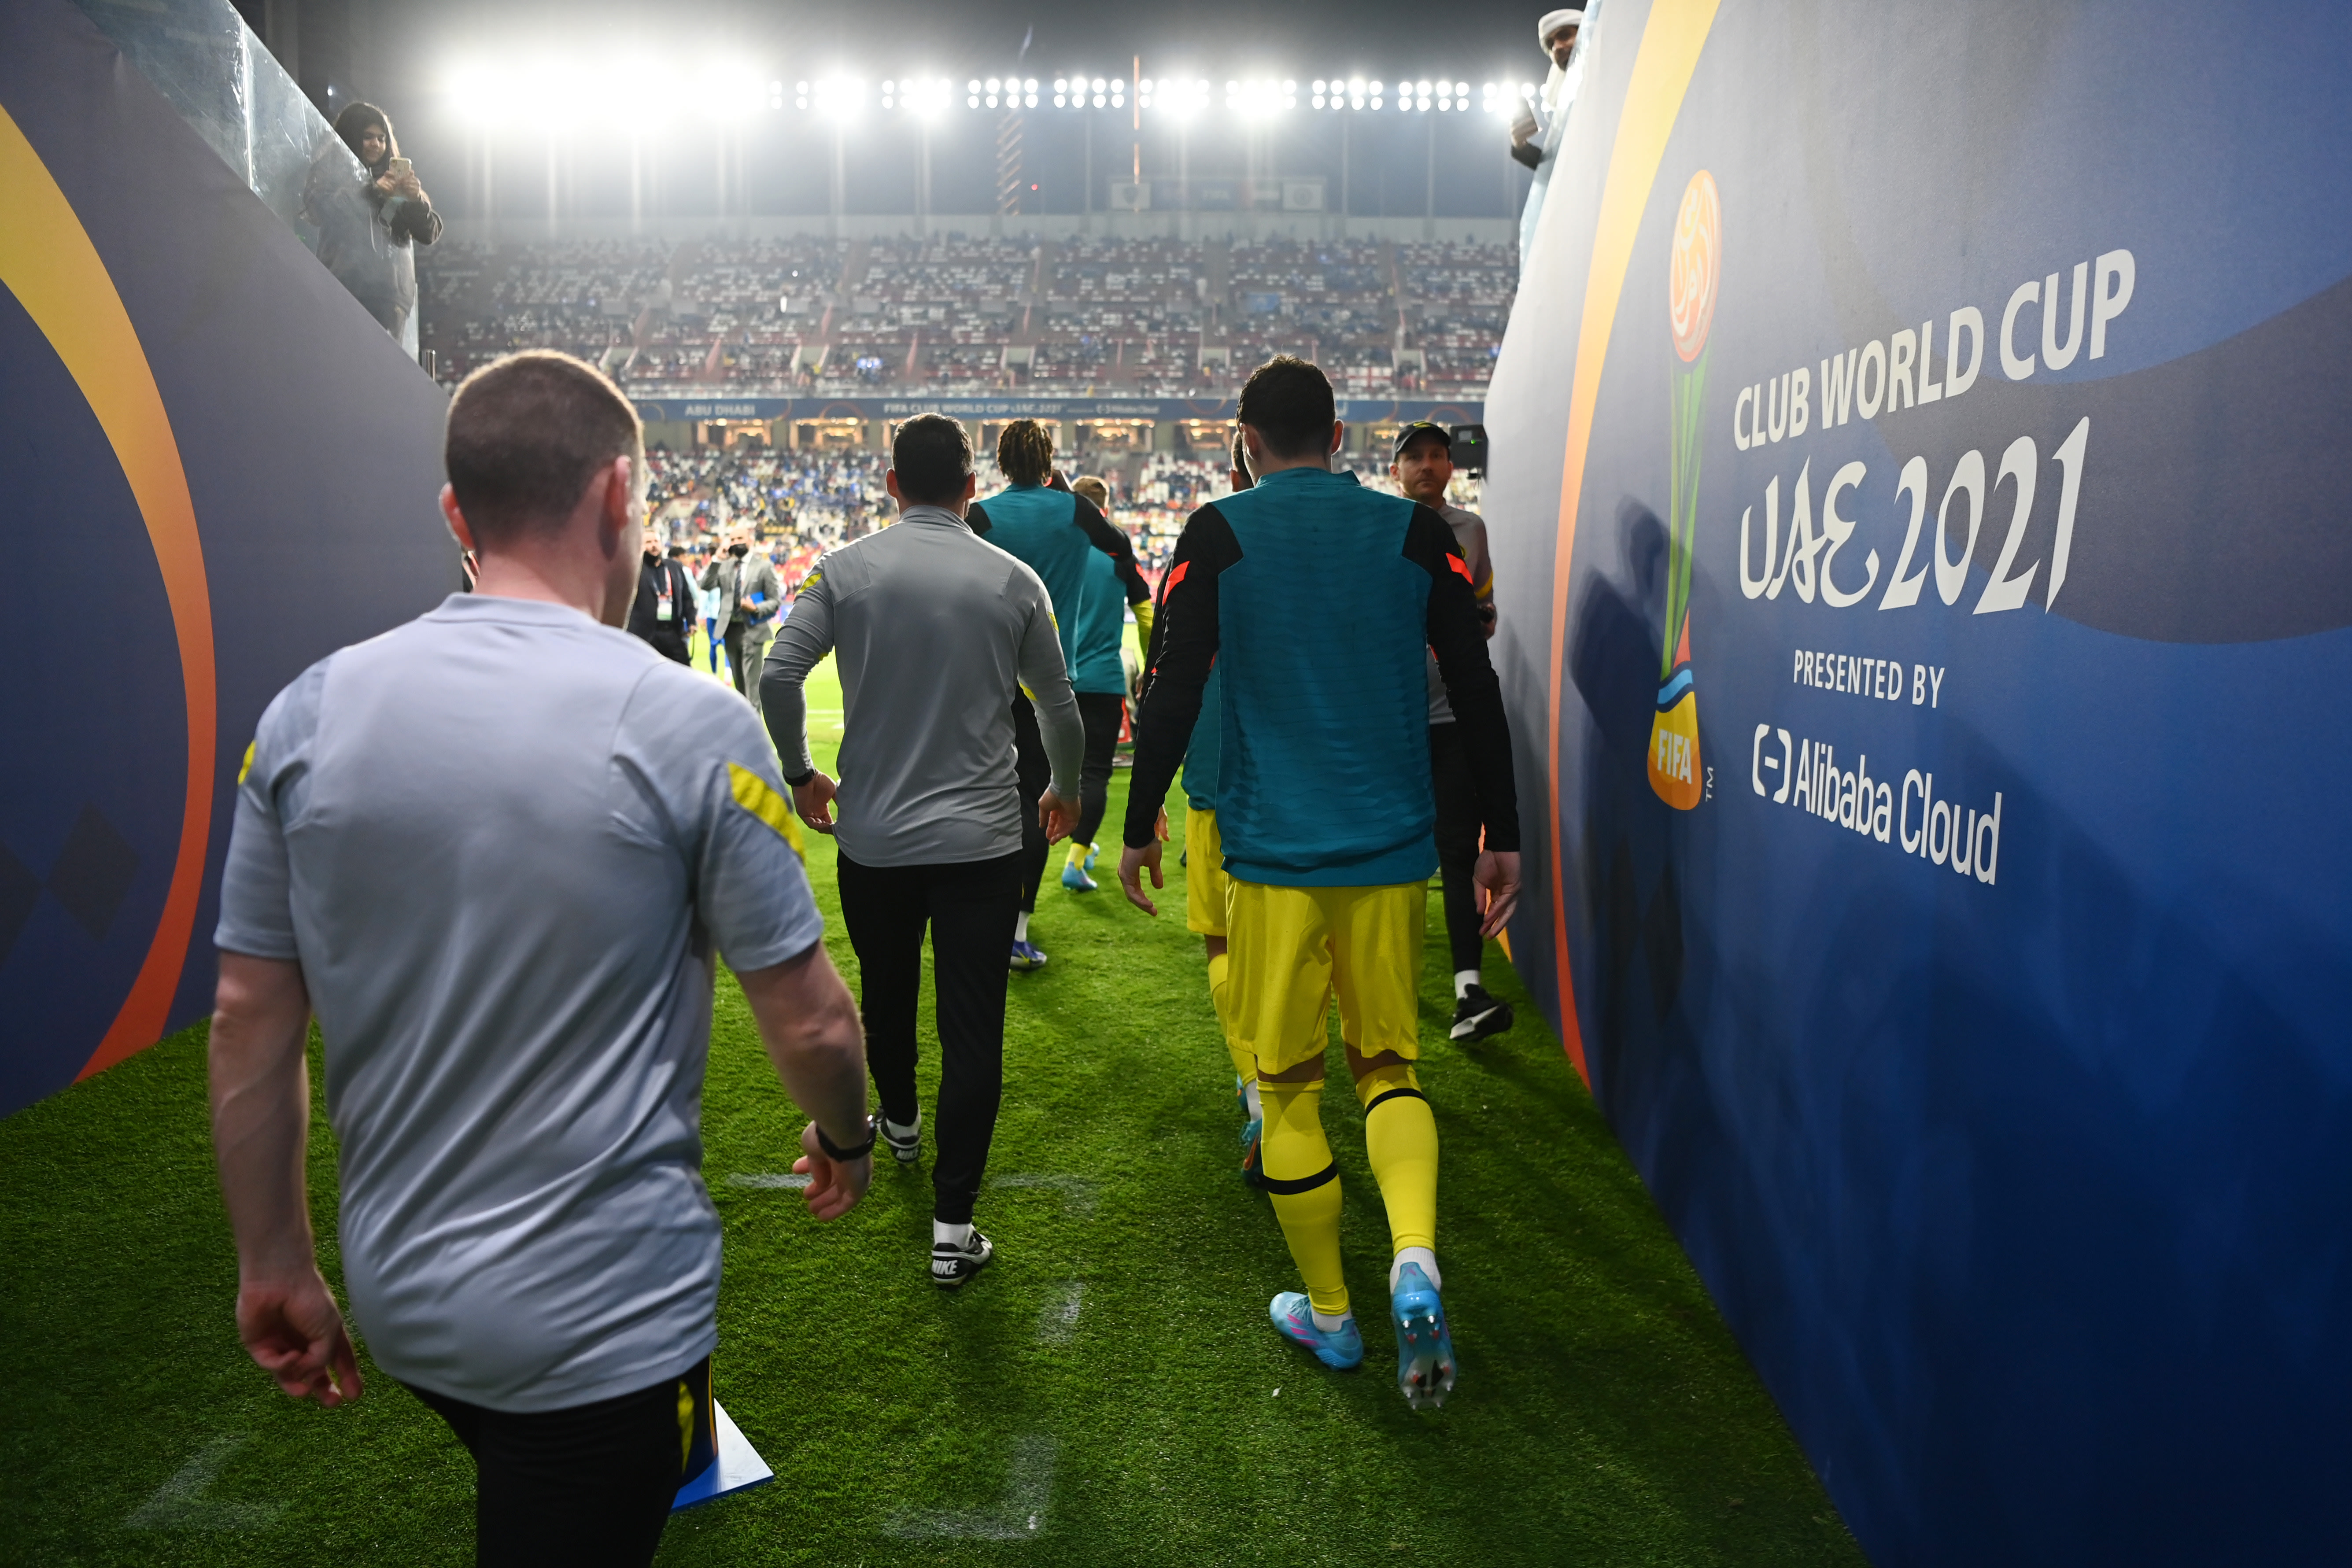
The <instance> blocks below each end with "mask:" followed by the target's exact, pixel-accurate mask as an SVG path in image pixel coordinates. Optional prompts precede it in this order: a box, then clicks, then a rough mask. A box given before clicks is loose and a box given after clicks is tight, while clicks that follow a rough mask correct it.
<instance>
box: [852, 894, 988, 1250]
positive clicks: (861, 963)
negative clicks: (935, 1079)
mask: <svg viewBox="0 0 2352 1568" xmlns="http://www.w3.org/2000/svg"><path fill="white" fill-rule="evenodd" d="M836 867H837V870H836V875H837V877H838V879H839V882H840V887H841V922H842V924H843V925H844V926H845V927H847V928H848V931H849V944H850V946H852V947H854V948H856V950H857V967H858V971H859V982H858V1011H859V1012H860V1013H861V1014H862V1015H863V1016H864V1018H865V1021H866V1068H867V1069H868V1070H869V1071H870V1072H872V1073H873V1075H874V1088H875V1089H876V1090H877V1092H878V1093H879V1094H880V1096H881V1098H882V1113H883V1114H884V1115H885V1116H887V1117H888V1118H889V1119H890V1120H891V1121H895V1122H898V1124H899V1125H900V1126H902V1127H903V1126H905V1125H906V1124H908V1122H911V1121H914V1120H915V1113H916V1110H917V1109H918V1102H917V1100H916V1097H915V1058H916V1048H915V1014H916V1004H917V1002H918V1001H919V999H920V997H921V994H922V986H923V931H924V928H925V927H926V926H928V927H929V930H930V936H931V980H932V988H933V991H934V993H935V994H936V996H937V1019H938V1023H939V1036H940V1103H939V1110H938V1112H937V1114H936V1115H934V1116H933V1117H932V1119H931V1136H932V1142H933V1145H934V1147H935V1148H936V1149H937V1150H938V1156H937V1158H936V1159H935V1160H934V1161H933V1163H932V1166H931V1192H932V1199H933V1205H934V1206H933V1209H932V1214H933V1216H934V1217H935V1218H938V1219H940V1220H941V1221H943V1222H945V1223H947V1224H949V1225H961V1224H967V1223H969V1222H970V1221H971V1209H972V1204H973V1202H974V1200H976V1199H977V1198H978V1197H979V1196H980V1179H981V1176H982V1173H984V1172H985V1171H986V1170H987V1168H988V1145H989V1142H990V1140H991V1139H992V1138H993V1137H995V1135H996V1107H997V1102H998V1100H1001V1099H1002V1098H1003V1092H1004V988H1005V983H1006V980H1007V978H1008V976H1009V975H1010V973H1011V971H1010V970H1009V969H1008V968H1007V966H1006V964H1005V962H1004V957H1005V954H1006V952H1009V951H1010V950H1011V948H1012V946H1013V913H1014V910H1015V908H1016V907H1017V906H1018V905H1019V903H1020V901H1021V870H1022V852H1021V851H1019V850H1015V851H1014V852H1013V853H1012V854H1010V855H1003V856H999V857H998V858H995V859H993V860H970V861H964V862H961V863H960V864H954V865H942V866H861V865H859V864H858V863H857V862H856V861H855V860H852V859H851V858H849V857H848V856H847V855H841V856H839V857H838V858H837V859H836Z"/></svg>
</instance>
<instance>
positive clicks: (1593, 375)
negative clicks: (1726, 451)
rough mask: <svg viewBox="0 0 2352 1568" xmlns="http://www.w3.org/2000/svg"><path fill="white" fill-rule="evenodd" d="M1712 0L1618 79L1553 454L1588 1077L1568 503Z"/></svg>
mask: <svg viewBox="0 0 2352 1568" xmlns="http://www.w3.org/2000/svg"><path fill="white" fill-rule="evenodd" d="M1716 5H1717V0H1656V3H1655V4H1654V5H1652V6H1651V8H1650V16H1649V21H1648V22H1647V24H1646V25H1645V26H1643V29H1642V44H1641V47H1640V49H1639V51H1638V52H1637V53H1636V54H1635V55H1634V57H1633V78H1632V79H1631V80H1630V81H1629V82H1628V83H1627V84H1626V89H1625V108H1624V110H1623V112H1622V113H1621V114H1620V115H1619V116H1618V118H1617V134H1616V136H1615V138H1614V139H1613V140H1612V142H1611V144H1610V151H1609V175H1608V179H1607V181H1606V182H1605V183H1604V184H1602V186H1601V210H1600V215H1599V218H1598V221H1597V222H1596V223H1595V225H1594V226H1593V232H1592V266H1591V270H1590V271H1588V272H1587V273H1586V275H1585V280H1584V319H1583V322H1582V324H1581V326H1580V328H1579V330H1578V332H1577V339H1576V381H1575V383H1574V385H1573V387H1572V389H1571V391H1570V395H1569V403H1568V449H1567V451H1566V452H1565V453H1564V454H1563V456H1562V457H1561V459H1560V473H1559V539H1558V542H1557V543H1556V544H1555V546H1554V553H1553V556H1552V574H1551V705H1550V716H1551V731H1550V735H1551V751H1550V753H1549V771H1550V783H1551V789H1550V803H1551V820H1550V828H1551V830H1550V833H1549V837H1550V840H1551V889H1552V922H1551V941H1552V963H1553V970H1554V973H1555V974H1557V976H1558V977H1559V978H1558V984H1559V1037H1560V1043H1561V1044H1562V1045H1564V1046H1566V1047H1568V1057H1569V1060H1570V1061H1572V1062H1574V1063H1575V1064H1576V1070H1577V1073H1578V1075H1579V1076H1580V1077H1581V1078H1582V1079H1584V1081H1585V1083H1586V1084H1587V1085H1588V1086H1589V1085H1590V1084H1591V1081H1592V1074H1591V1070H1590V1069H1589V1068H1587V1067H1586V1065H1585V1058H1584V1029H1583V1026H1582V1025H1581V1024H1580V1023H1579V1022H1578V1020H1577V1016H1576V979H1575V976H1574V975H1573V974H1572V973H1570V970H1569V967H1568V909H1569V898H1568V892H1567V887H1566V884H1565V883H1564V882H1563V881H1562V879H1561V861H1562V857H1561V854H1560V834H1561V824H1560V819H1559V747H1560V729H1559V700H1560V683H1561V681H1562V679H1563V678H1564V674H1565V671H1564V669H1563V668H1562V659H1563V658H1564V657H1565V655H1566V651H1567V647H1568V579H1569V568H1570V565H1571V564H1572V563H1573V562H1574V559H1575V555H1576V510H1577V501H1578V499H1579V498H1580V496H1581V495H1582V494H1583V490H1584V460H1585V457H1586V454H1587V452H1588V450H1589V449H1590V447H1591V444H1592V414H1593V408H1594V405H1596V404H1597V403H1598V402H1599V401H1600V396H1601V366H1602V365H1603V363H1606V361H1607V360H1608V358H1609V336H1610V332H1611V331H1612V329H1613V328H1614V327H1615V325H1616V323H1617V301H1618V300H1619V298H1620V297H1621V296H1622V294H1623V293H1624V291H1625V269H1626V268H1627V267H1628V266H1630V265H1631V264H1632V262H1633V240H1634V237H1635V236H1636V235H1637V234H1638V233H1639V232H1640V230H1641V226H1642V213H1643V209H1644V208H1646V207H1647V206H1648V205H1649V202H1650V187H1651V186H1652V185H1654V184H1656V183H1657V178H1658V163H1659V162H1660V161H1661V160H1662V159H1663V158H1664V156H1665V153H1666V137H1667V135H1668V134H1669V133H1670V132H1673V130H1674V128H1675V116H1676V115H1677V114H1679V113H1680V112H1681V111H1682V106H1683V94H1684V93H1685V91H1686V90H1688V89H1689V87H1690V79H1691V73H1692V72H1693V71H1694V70H1696V69H1697V68H1698V57H1699V51H1700V50H1701V49H1702V48H1704V47H1706V35H1707V30H1708V29H1709V28H1710V27H1712V26H1714V25H1715V11H1716Z"/></svg>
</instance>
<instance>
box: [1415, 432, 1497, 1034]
mask: <svg viewBox="0 0 2352 1568" xmlns="http://www.w3.org/2000/svg"><path fill="white" fill-rule="evenodd" d="M1389 477H1390V478H1391V479H1394V480H1396V482H1397V488H1398V489H1401V490H1402V491H1403V492H1404V495H1405V499H1406V500H1416V501H1419V502H1420V503H1421V504H1422V505H1423V506H1425V507H1427V508H1428V509H1429V510H1432V511H1433V512H1435V513H1436V514H1437V515H1438V516H1440V517H1442V518H1444V520H1445V522H1446V525H1447V526H1448V527H1450V528H1452V529H1453V530H1454V542H1455V543H1456V544H1457V545H1459V546H1460V547H1461V555H1462V560H1463V563H1464V564H1465V565H1467V566H1468V567H1469V569H1470V588H1471V592H1472V593H1473V594H1475V595H1476V596H1477V601H1478V624H1479V625H1480V626H1483V627H1485V628H1486V636H1487V637H1489V638H1491V637H1494V635H1495V564H1494V561H1493V558H1492V557H1491V556H1489V555H1488V554H1487V552H1486V519H1485V518H1483V517H1480V516H1479V515H1478V514H1477V513H1476V512H1475V511H1465V510H1463V509H1462V508H1460V507H1458V506H1452V505H1449V504H1447V502H1446V500H1445V487H1446V486H1447V485H1448V484H1450V483H1451V482H1452V481H1453V479H1454V433H1453V432H1452V431H1450V430H1448V429H1446V427H1445V426H1443V425H1433V424H1431V423H1430V422H1429V421H1428V420H1426V419H1416V420H1414V421H1413V422H1412V424H1410V425H1408V426H1405V427H1404V428H1403V429H1402V430H1400V431H1398V432H1397V438H1396V451H1395V455H1394V458H1393V460H1392V461H1391V463H1390V464H1389ZM1429 780H1430V784H1431V786H1432V787H1433V790H1434V791H1435V793H1436V796H1437V869H1438V872H1439V874H1440V875H1442V876H1443V877H1444V879H1445V936H1446V942H1447V944H1448V946H1449V947H1450V948H1451V949H1452V952H1453V961H1454V1027H1453V1029H1452V1031H1451V1035H1452V1037H1453V1038H1454V1039H1457V1040H1483V1039H1485V1038H1486V1037H1487V1036H1489V1035H1499V1034H1501V1033H1502V1032H1503V1031H1504V1030H1506V1029H1507V1028H1509V1027H1510V1026H1511V1009H1510V1008H1509V1007H1508V1006H1507V1005H1505V1004H1503V1003H1500V1002H1497V1001H1496V1000H1495V999H1494V998H1493V997H1492V996H1489V995H1488V994H1486V985H1485V984H1483V976H1481V975H1480V973H1479V972H1478V965H1479V961H1480V959H1481V957H1482V956H1483V955H1484V953H1485V951H1486V939H1485V938H1484V937H1483V936H1481V935H1480V934H1479V929H1478V928H1479V927H1480V926H1481V925H1482V924H1483V923H1484V917H1483V916H1482V915H1481V914H1480V913H1479V910H1478V896H1477V893H1476V891H1475V889H1473V887H1472V886H1471V880H1470V879H1471V877H1472V875H1473V874H1474V873H1475V871H1476V869H1477V867H1478V849H1479V828H1480V824H1481V819H1480V817H1479V815H1478V791H1477V786H1476V784H1475V783H1474V782H1473V780H1472V778H1471V774H1470V757H1469V753H1468V752H1465V751H1464V750H1463V744H1462V732H1461V731H1460V729H1459V728H1458V727H1457V726H1456V725H1455V723H1454V709H1453V706H1452V705H1451V704H1450V703H1448V702H1447V701H1446V700H1445V681H1444V677H1443V676H1442V675H1441V674H1440V673H1439V671H1438V668H1437V655H1435V654H1434V653H1432V654H1431V655H1429Z"/></svg>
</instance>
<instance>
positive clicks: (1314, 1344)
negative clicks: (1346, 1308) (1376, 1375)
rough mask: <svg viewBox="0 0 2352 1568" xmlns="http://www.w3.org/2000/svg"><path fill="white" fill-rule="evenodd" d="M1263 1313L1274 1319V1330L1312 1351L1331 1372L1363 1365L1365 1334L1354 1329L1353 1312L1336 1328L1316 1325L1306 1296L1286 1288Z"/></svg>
mask: <svg viewBox="0 0 2352 1568" xmlns="http://www.w3.org/2000/svg"><path fill="white" fill-rule="evenodd" d="M1266 1316H1267V1317H1269V1318H1272V1319H1273V1320H1274V1327H1275V1331H1276V1332H1277V1333H1279V1334H1281V1335H1282V1337H1283V1338H1284V1339H1286V1340H1288V1341H1289V1342H1291V1343H1292V1344H1295V1345H1300V1346H1303V1347H1305V1348H1306V1349H1307V1350H1310V1351H1313V1352H1315V1359H1316V1360H1317V1361H1319V1362H1321V1363H1323V1364H1324V1365H1325V1366H1328V1367H1329V1368H1330V1369H1331V1370H1332V1371H1334V1372H1348V1371H1350V1370H1352V1369H1354V1368H1356V1367H1359V1366H1361V1365H1363V1364H1364V1336H1363V1335H1362V1334H1360V1333H1358V1332H1357V1331H1356V1315H1355V1314H1354V1313H1353V1312H1350V1313H1349V1314H1348V1315H1347V1317H1345V1318H1344V1319H1342V1320H1341V1321H1340V1323H1339V1327H1338V1328H1336V1329H1318V1328H1317V1327H1316V1326H1315V1309H1314V1308H1313V1307H1312V1306H1310V1305H1309V1304H1308V1302H1307V1298H1306V1297H1304V1296H1302V1295H1300V1294H1299V1293H1298V1292H1297V1291H1296V1290H1285V1291H1284V1292H1283V1293H1282V1294H1281V1295H1279V1296H1276V1298H1275V1299H1274V1301H1273V1304H1272V1305H1270V1306H1269V1307H1267V1308H1266Z"/></svg>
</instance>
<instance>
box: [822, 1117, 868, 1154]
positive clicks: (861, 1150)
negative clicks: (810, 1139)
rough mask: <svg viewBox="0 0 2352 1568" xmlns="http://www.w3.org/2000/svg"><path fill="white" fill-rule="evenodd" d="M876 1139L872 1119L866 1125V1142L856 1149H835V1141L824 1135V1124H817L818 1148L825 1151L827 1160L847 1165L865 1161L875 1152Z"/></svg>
mask: <svg viewBox="0 0 2352 1568" xmlns="http://www.w3.org/2000/svg"><path fill="white" fill-rule="evenodd" d="M874 1139H875V1129H874V1122H873V1121H872V1119H871V1118H868V1119H867V1121H866V1142H863V1143H860V1144H859V1145H858V1146H857V1147H856V1148H855V1149H836V1148H835V1147H834V1146H833V1140H832V1139H830V1138H828V1137H826V1136H825V1135H824V1124H823V1123H822V1122H819V1123H817V1124H816V1146H817V1147H818V1148H820V1149H822V1150H824V1157H825V1158H826V1159H828V1160H834V1161H838V1162H839V1163H842V1164H847V1163H849V1162H850V1161H852V1160H863V1159H864V1158H866V1155H868V1154H871V1153H872V1152H874Z"/></svg>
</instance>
